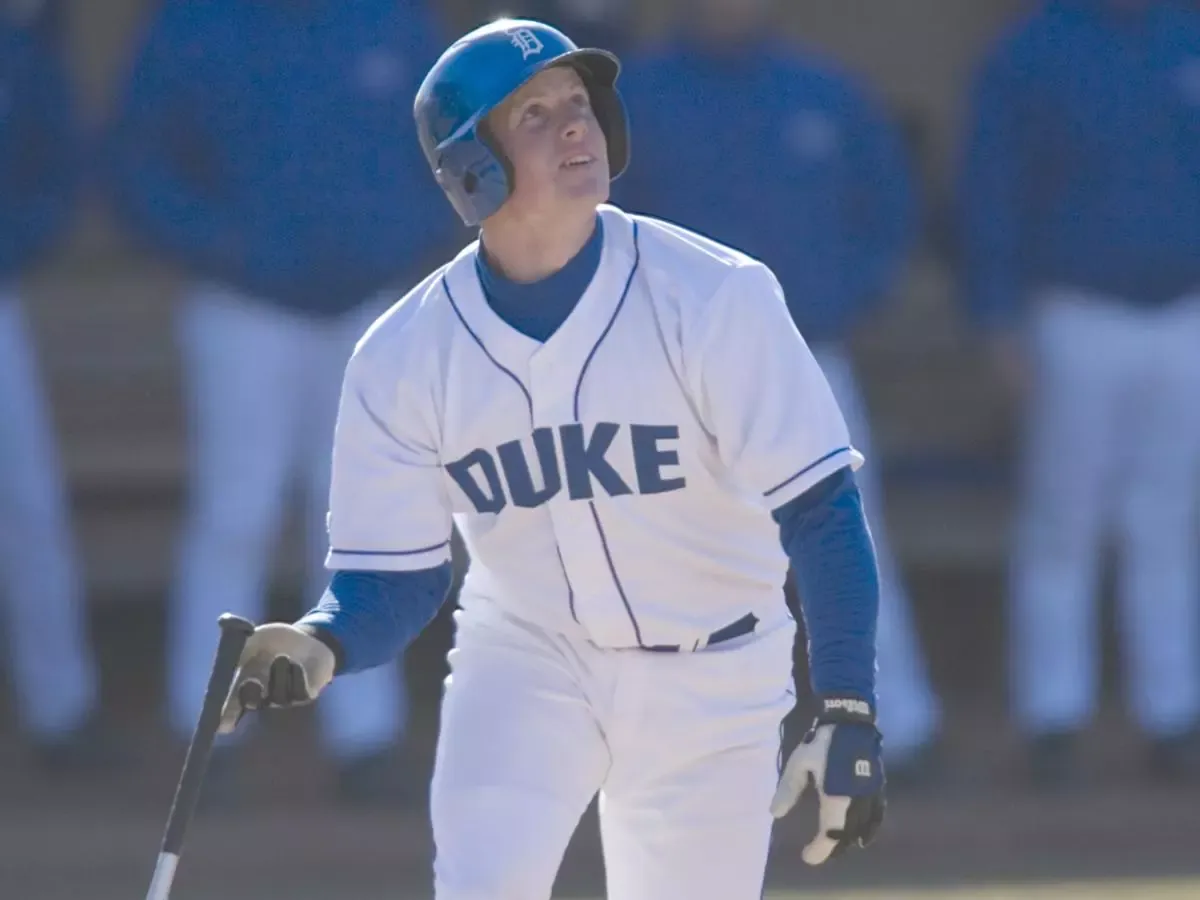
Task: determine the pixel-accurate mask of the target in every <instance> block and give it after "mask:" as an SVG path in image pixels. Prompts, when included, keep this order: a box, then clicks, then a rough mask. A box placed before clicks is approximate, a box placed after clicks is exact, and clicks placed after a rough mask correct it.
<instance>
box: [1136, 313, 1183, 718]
mask: <svg viewBox="0 0 1200 900" xmlns="http://www.w3.org/2000/svg"><path fill="white" fill-rule="evenodd" d="M1143 330H1144V332H1145V334H1144V340H1143V346H1142V347H1141V348H1140V351H1141V365H1139V373H1138V381H1137V382H1136V383H1134V384H1133V385H1132V386H1131V388H1132V392H1133V395H1132V397H1131V400H1132V402H1131V403H1130V406H1129V407H1128V409H1127V414H1126V416H1125V418H1124V422H1125V424H1126V428H1125V430H1124V432H1123V434H1122V439H1123V440H1124V441H1125V442H1126V444H1128V449H1129V451H1130V452H1129V462H1128V468H1127V470H1126V471H1125V472H1123V473H1122V478H1121V481H1120V491H1121V493H1120V500H1119V503H1118V510H1117V526H1118V540H1119V546H1120V551H1121V553H1120V557H1121V580H1120V590H1119V598H1120V599H1119V607H1118V608H1119V610H1120V619H1119V621H1120V623H1121V628H1120V633H1121V637H1122V640H1123V645H1124V649H1125V653H1124V657H1125V660H1126V663H1127V671H1128V678H1127V682H1128V690H1127V697H1128V700H1129V702H1130V704H1131V706H1132V709H1133V714H1134V717H1135V719H1136V721H1137V722H1138V724H1139V725H1140V726H1141V728H1142V729H1143V730H1144V731H1145V732H1146V733H1148V734H1151V735H1155V736H1165V735H1172V734H1177V733H1180V732H1183V731H1186V730H1188V729H1190V728H1192V727H1194V726H1195V725H1196V724H1197V717H1198V716H1200V556H1198V555H1197V549H1198V547H1200V541H1198V540H1197V537H1198V532H1200V529H1198V528H1197V514H1198V512H1200V510H1198V507H1200V297H1197V298H1191V299H1188V300H1184V301H1180V303H1179V304H1178V305H1175V306H1172V307H1170V308H1168V309H1165V310H1162V311H1161V312H1160V313H1159V314H1157V315H1154V316H1153V319H1152V320H1151V321H1148V322H1147V327H1146V328H1145V329H1143Z"/></svg>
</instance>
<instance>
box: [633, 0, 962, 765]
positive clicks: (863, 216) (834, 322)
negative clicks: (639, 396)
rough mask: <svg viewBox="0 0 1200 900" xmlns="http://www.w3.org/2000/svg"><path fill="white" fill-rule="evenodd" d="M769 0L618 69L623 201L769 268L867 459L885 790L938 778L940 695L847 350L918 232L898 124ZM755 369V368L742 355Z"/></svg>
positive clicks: (736, 7)
mask: <svg viewBox="0 0 1200 900" xmlns="http://www.w3.org/2000/svg"><path fill="white" fill-rule="evenodd" d="M775 11H776V8H775V5H774V3H773V2H772V0H684V2H681V3H680V4H679V5H678V8H677V16H678V18H677V21H676V27H675V28H674V29H673V31H672V33H671V35H670V36H669V37H668V39H667V40H666V42H665V43H664V44H663V45H660V46H655V47H652V48H647V49H645V51H644V52H642V53H640V54H638V55H637V56H635V57H630V58H628V59H627V60H626V67H625V73H624V74H623V76H622V80H621V83H620V87H621V90H622V93H623V95H624V96H625V97H626V98H627V99H628V102H629V107H630V117H631V119H632V120H633V127H634V131H635V133H636V134H637V135H638V136H639V138H638V141H637V146H636V147H635V148H634V151H633V154H632V160H631V164H630V169H629V171H628V173H627V174H626V175H625V176H624V177H623V178H622V179H621V180H619V181H618V182H616V184H615V185H614V190H615V195H616V198H617V202H618V203H622V204H624V205H625V206H626V207H627V208H629V209H631V210H633V211H635V212H645V213H648V214H650V215H653V216H661V217H663V218H666V219H669V220H671V221H675V222H678V223H680V224H681V225H683V226H685V227H688V228H691V229H694V230H696V231H697V232H699V233H701V234H704V235H708V236H711V237H713V238H715V239H716V240H718V241H722V242H725V243H728V244H730V245H732V246H734V247H737V248H738V249H740V250H742V251H744V252H746V253H749V254H750V255H752V256H754V257H756V258H757V259H760V260H762V261H763V262H765V263H766V264H767V265H768V266H770V267H771V268H772V269H773V270H774V272H775V274H776V275H777V276H778V278H779V280H780V282H781V284H782V286H783V290H784V294H785V296H786V298H787V301H788V305H789V308H790V309H791V312H792V316H793V318H794V320H795V322H796V325H797V327H798V328H799V329H800V331H801V333H802V334H803V335H804V336H805V338H806V339H807V341H808V342H809V344H810V345H811V347H812V349H813V352H814V353H815V355H816V357H817V359H818V361H819V362H820V363H821V365H822V368H823V369H824V371H825V374H826V376H827V377H828V379H829V382H830V385H831V386H832V388H833V390H834V393H835V394H836V395H837V398H838V400H839V402H840V403H841V406H842V409H843V411H844V413H845V416H846V419H847V423H848V425H849V427H850V433H851V435H852V437H853V439H854V442H855V444H856V445H857V446H858V447H859V448H860V449H862V450H863V452H864V453H865V455H866V458H867V463H866V465H865V467H864V468H863V469H862V470H861V471H860V472H859V473H858V477H859V483H860V485H861V490H862V494H863V498H864V503H865V504H866V506H867V511H868V517H869V520H870V522H871V523H872V526H873V534H874V537H875V543H876V552H877V554H878V560H879V566H880V574H881V579H882V596H881V600H880V611H879V625H878V647H879V649H878V665H879V720H880V730H881V731H882V732H883V735H884V749H885V754H886V758H887V764H888V779H889V783H892V784H894V785H902V784H904V783H906V782H909V783H918V782H923V781H927V780H928V779H929V778H930V777H932V776H933V775H934V774H935V772H936V766H935V765H934V757H935V754H934V750H935V748H936V745H937V739H938V737H939V735H940V729H941V708H940V701H939V699H938V698H937V697H936V695H935V693H934V690H933V688H932V686H931V684H930V679H929V676H928V673H927V671H926V665H925V661H924V659H923V655H922V651H921V647H920V644H919V640H918V636H917V634H916V632H915V628H914V624H913V621H912V616H911V608H910V600H909V597H908V595H907V593H906V590H905V586H904V582H903V578H902V576H901V574H900V572H899V570H898V566H897V564H896V561H895V559H894V558H893V556H892V553H891V550H890V547H889V543H888V540H887V537H886V528H885V525H884V516H883V512H882V501H881V486H880V484H879V479H880V472H881V466H880V460H879V458H878V457H877V456H876V455H875V454H874V453H873V452H872V450H871V446H870V444H871V435H870V427H869V423H868V417H867V410H866V408H865V404H864V402H863V399H862V397H861V395H860V393H859V388H858V385H857V382H856V379H855V374H854V367H853V365H852V362H851V358H850V355H849V353H848V352H847V350H846V341H847V339H848V338H849V337H850V335H851V334H852V333H853V331H854V329H855V328H856V326H858V325H859V324H860V323H861V322H862V321H863V319H864V318H865V317H866V316H867V315H868V314H869V313H870V312H871V310H872V308H873V307H874V306H875V305H876V304H877V302H878V301H880V300H881V299H882V298H884V297H885V296H886V295H887V293H888V292H889V291H890V290H892V289H893V287H894V286H895V283H896V281H897V279H898V277H899V275H900V272H901V269H902V266H903V263H904V262H905V260H906V257H907V255H908V253H909V251H910V249H911V248H912V247H913V245H914V238H915V236H916V234H917V232H918V230H919V222H918V216H917V211H916V206H917V203H916V198H915V197H914V187H913V185H912V183H911V174H910V172H909V169H908V162H907V160H906V154H905V152H904V150H903V148H902V146H901V143H900V138H899V135H898V133H897V130H896V129H895V128H894V127H893V125H892V123H891V122H889V121H888V118H887V116H886V115H885V114H884V112H883V111H882V110H881V109H880V108H879V105H878V104H877V103H876V102H875V100H874V99H873V98H872V97H870V96H869V94H868V93H867V92H866V91H865V90H864V89H863V88H862V86H860V85H859V84H858V83H857V82H856V81H855V79H853V78H852V77H851V76H850V75H848V74H847V73H845V72H843V71H841V70H840V69H839V68H838V67H836V66H834V65H831V64H830V63H829V62H827V61H826V60H823V59H818V58H816V57H814V56H811V55H808V54H806V53H805V52H804V51H803V50H802V49H799V48H796V47H794V46H793V45H791V44H789V43H786V42H784V41H782V40H779V39H777V38H775V36H774V32H773V29H772V26H773V24H774V17H773V14H774V12H775ZM746 364H747V365H753V360H747V361H746Z"/></svg>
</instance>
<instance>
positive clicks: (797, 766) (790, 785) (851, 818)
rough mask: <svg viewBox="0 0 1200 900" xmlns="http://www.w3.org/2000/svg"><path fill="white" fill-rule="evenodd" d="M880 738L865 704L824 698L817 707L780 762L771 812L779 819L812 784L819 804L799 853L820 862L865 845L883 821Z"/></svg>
mask: <svg viewBox="0 0 1200 900" xmlns="http://www.w3.org/2000/svg"><path fill="white" fill-rule="evenodd" d="M885 784H886V779H885V777H884V772H883V759H882V738H881V737H880V734H879V731H878V729H877V728H876V727H875V713H874V711H873V710H872V709H871V706H870V704H869V703H867V702H865V701H863V700H860V699H858V698H855V697H824V698H822V700H821V712H820V714H819V715H818V716H817V718H816V720H815V721H814V722H813V725H812V727H811V728H810V729H809V730H808V733H807V734H805V735H804V739H803V740H802V741H801V742H800V744H799V745H798V746H797V747H796V749H795V750H793V751H792V754H791V756H790V757H789V758H788V761H787V765H786V766H785V767H784V770H783V775H782V777H781V778H780V781H779V786H778V787H777V788H776V790H775V797H774V799H773V800H772V801H771V815H773V816H774V817H775V818H777V819H779V818H782V817H783V816H785V815H787V813H788V812H789V811H790V810H791V809H792V807H793V806H795V805H796V803H797V801H799V799H800V798H801V797H802V796H803V795H804V792H805V791H806V790H807V789H808V787H809V786H810V785H811V786H813V787H814V788H816V791H817V801H818V806H819V815H818V826H817V836H816V837H815V838H814V839H813V840H812V842H811V843H809V844H808V846H806V847H805V848H804V852H803V853H802V858H803V859H804V861H805V862H806V863H808V864H809V865H810V866H816V865H820V864H821V863H823V862H825V861H826V860H828V859H831V858H832V857H834V856H837V855H838V854H840V853H842V852H844V851H845V850H846V848H848V847H866V846H867V845H868V844H870V843H871V841H872V840H873V839H874V837H875V833H876V831H878V830H879V826H880V825H881V824H882V822H883V814H884V810H885V808H886V806H887V803H886V800H885V798H884V787H885Z"/></svg>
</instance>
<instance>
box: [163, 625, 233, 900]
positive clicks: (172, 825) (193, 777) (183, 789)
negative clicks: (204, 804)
mask: <svg viewBox="0 0 1200 900" xmlns="http://www.w3.org/2000/svg"><path fill="white" fill-rule="evenodd" d="M218 624H219V625H220V626H221V639H220V642H219V643H218V644H217V653H216V658H215V659H214V660H213V666H212V672H211V673H210V675H209V678H208V688H207V689H206V690H205V692H204V706H203V707H202V709H201V710H200V718H199V720H198V721H197V722H196V730H195V732H193V734H192V740H191V743H190V744H189V745H188V751H187V756H186V758H185V759H184V762H183V772H182V774H181V775H180V777H179V783H178V784H177V785H176V786H175V797H174V799H173V800H172V802H171V813H170V815H169V816H168V817H167V828H166V831H165V833H164V834H163V839H162V847H161V848H160V851H159V854H158V860H157V862H156V863H155V866H154V877H153V878H152V879H151V881H150V890H149V892H148V893H147V894H146V900H167V898H168V897H169V896H170V894H171V884H172V882H173V881H174V878H175V868H176V866H177V865H178V863H179V855H180V853H181V852H182V850H183V841H184V837H185V835H186V834H187V828H188V824H189V822H191V819H192V813H193V812H195V809H196V802H197V801H198V800H199V799H200V788H201V786H202V785H203V783H204V773H205V771H206V770H207V769H208V760H209V757H210V756H211V755H212V748H213V744H214V742H215V741H216V739H217V727H218V726H219V725H220V724H221V712H222V710H223V709H224V707H225V699H226V697H228V696H229V689H230V687H232V685H233V679H234V676H236V675H237V669H238V663H239V662H240V661H241V658H242V650H243V648H244V647H245V646H246V640H247V639H248V638H249V637H250V635H251V634H253V633H254V623H253V622H250V621H249V620H247V619H243V618H241V617H240V616H235V615H233V614H231V613H226V614H225V615H223V616H221V618H220V619H219V620H218Z"/></svg>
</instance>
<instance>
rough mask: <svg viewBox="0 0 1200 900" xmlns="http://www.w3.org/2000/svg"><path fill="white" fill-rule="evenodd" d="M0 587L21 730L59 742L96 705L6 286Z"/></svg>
mask: <svg viewBox="0 0 1200 900" xmlns="http://www.w3.org/2000/svg"><path fill="white" fill-rule="evenodd" d="M0 408H2V409H3V422H4V426H3V428H0V475H2V476H3V477H2V478H0V523H3V527H0V580H2V591H3V595H4V598H3V599H4V612H5V613H6V615H5V630H6V631H7V638H8V647H9V660H10V663H9V677H10V678H11V679H12V683H13V686H14V688H15V689H16V693H17V697H18V713H19V715H20V719H21V724H22V727H23V728H24V730H25V731H26V732H27V733H29V734H30V735H32V736H34V737H37V738H53V737H55V736H57V735H60V734H63V733H65V732H67V731H69V730H71V729H72V728H74V727H76V726H78V725H80V724H82V721H83V720H84V719H85V718H86V717H87V716H88V715H89V714H90V713H91V712H92V710H93V708H94V706H95V703H96V694H97V683H96V682H97V676H96V665H95V662H94V661H93V659H92V654H91V644H90V640H89V637H88V632H87V618H86V615H85V609H84V597H83V584H82V579H81V576H80V573H79V561H78V558H77V556H76V548H75V542H74V536H73V534H72V531H71V520H70V508H69V502H68V498H67V496H66V491H65V485H64V481H63V474H62V472H61V469H60V461H59V456H58V446H57V441H56V437H55V434H54V429H53V421H52V418H51V416H50V415H49V409H48V407H47V398H46V397H45V395H44V392H43V386H42V381H41V378H40V376H39V373H38V369H37V360H36V352H35V348H34V344H33V336H32V334H31V333H30V330H29V326H28V322H27V321H26V318H25V312H24V309H23V307H22V300H21V297H20V296H19V295H18V293H17V291H16V290H15V289H14V288H11V287H9V288H3V287H0Z"/></svg>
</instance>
